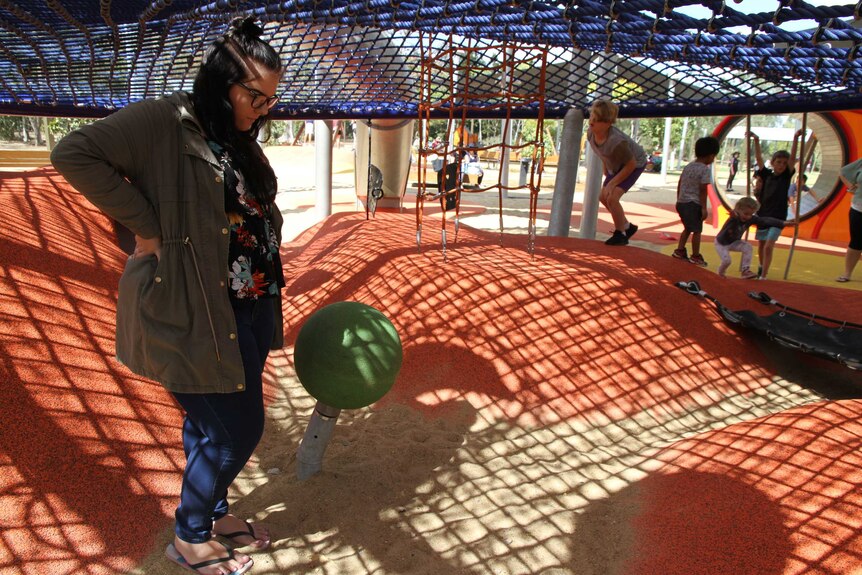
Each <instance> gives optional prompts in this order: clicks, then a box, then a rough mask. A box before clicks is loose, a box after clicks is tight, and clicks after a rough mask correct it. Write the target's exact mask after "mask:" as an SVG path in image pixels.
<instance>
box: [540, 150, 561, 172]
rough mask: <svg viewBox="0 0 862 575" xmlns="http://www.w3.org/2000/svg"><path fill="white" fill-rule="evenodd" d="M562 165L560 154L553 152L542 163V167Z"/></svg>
mask: <svg viewBox="0 0 862 575" xmlns="http://www.w3.org/2000/svg"><path fill="white" fill-rule="evenodd" d="M559 165H560V156H559V155H558V154H553V155H551V156H548V157H547V158H545V162H544V163H543V164H542V168H543V169H544V168H556V167H557V166H559Z"/></svg>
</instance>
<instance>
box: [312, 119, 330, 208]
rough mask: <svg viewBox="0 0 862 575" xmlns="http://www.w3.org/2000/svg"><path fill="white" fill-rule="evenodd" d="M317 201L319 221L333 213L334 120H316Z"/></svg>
mask: <svg viewBox="0 0 862 575" xmlns="http://www.w3.org/2000/svg"><path fill="white" fill-rule="evenodd" d="M314 158H315V160H314V165H315V175H316V177H315V189H316V194H315V202H314V213H315V215H316V216H317V220H318V221H322V220H323V219H325V218H326V217H327V216H330V215H332V120H315V121H314Z"/></svg>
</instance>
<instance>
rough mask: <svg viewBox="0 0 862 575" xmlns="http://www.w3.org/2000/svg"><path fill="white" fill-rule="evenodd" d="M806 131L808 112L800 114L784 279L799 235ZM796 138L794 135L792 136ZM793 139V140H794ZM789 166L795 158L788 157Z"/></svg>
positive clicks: (788, 270)
mask: <svg viewBox="0 0 862 575" xmlns="http://www.w3.org/2000/svg"><path fill="white" fill-rule="evenodd" d="M807 131H808V112H804V113H803V114H802V135H801V136H800V137H799V139H800V140H802V145H801V146H799V170H798V171H797V172H796V217H795V218H794V219H793V239H792V240H791V241H790V252H789V253H788V254H787V265H786V266H785V267H784V279H787V276H788V275H789V274H790V262H792V261H793V249H794V248H795V247H796V238H798V237H799V204H801V203H802V185H803V184H802V176H803V175H804V173H805V133H806V132H807ZM793 137H794V138H796V136H795V135H794V136H793ZM794 141H795V140H794ZM790 161H791V167H792V166H793V163H795V162H796V158H790Z"/></svg>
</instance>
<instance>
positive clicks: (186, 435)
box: [173, 299, 274, 543]
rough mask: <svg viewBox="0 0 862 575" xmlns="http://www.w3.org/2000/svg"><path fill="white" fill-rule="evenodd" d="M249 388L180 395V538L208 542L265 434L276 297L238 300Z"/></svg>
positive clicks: (236, 308)
mask: <svg viewBox="0 0 862 575" xmlns="http://www.w3.org/2000/svg"><path fill="white" fill-rule="evenodd" d="M233 309H234V315H235V316H236V327H237V340H238V341H239V349H240V353H241V354H242V363H243V368H244V370H245V389H244V390H243V391H239V392H235V393H174V394H173V395H174V397H175V398H176V399H177V401H178V402H179V404H180V405H181V406H182V408H183V409H184V410H185V412H186V415H185V419H184V421H183V448H184V449H185V452H186V469H185V472H184V473H183V484H182V491H181V492H180V505H179V507H177V511H176V527H175V528H174V530H175V532H176V534H177V537H179V538H180V539H182V540H183V541H188V542H189V543H203V542H205V541H208V540H209V539H210V538H211V537H212V535H211V531H212V527H213V522H214V521H216V520H218V519H220V518H221V517H224V516H225V515H227V513H228V503H227V492H228V487H230V484H231V483H233V480H234V479H236V476H237V475H239V472H240V471H241V470H242V468H243V467H244V466H245V464H246V463H247V462H248V460H249V458H251V455H252V453H253V452H254V449H255V447H257V444H258V442H259V441H260V438H261V436H262V435H263V422H264V409H263V382H262V378H261V375H262V374H263V366H264V363H266V356H267V355H268V354H269V346H270V343H271V342H272V335H273V329H274V314H273V305H272V300H269V299H263V300H259V301H257V302H255V301H234V302H233Z"/></svg>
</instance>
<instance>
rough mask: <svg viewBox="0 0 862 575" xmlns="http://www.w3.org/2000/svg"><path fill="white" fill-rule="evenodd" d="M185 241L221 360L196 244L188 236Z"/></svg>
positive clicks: (218, 359) (217, 356)
mask: <svg viewBox="0 0 862 575" xmlns="http://www.w3.org/2000/svg"><path fill="white" fill-rule="evenodd" d="M183 243H184V244H186V245H187V246H189V251H190V252H191V254H192V263H193V264H194V266H195V274H197V276H198V285H200V286H201V295H203V297H204V307H205V308H206V310H207V319H208V320H209V322H210V331H211V332H212V334H213V345H215V352H216V360H217V361H219V362H221V354H220V353H219V349H218V338H217V337H216V331H215V324H214V323H213V315H212V312H210V302H209V299H207V292H206V291H205V290H204V280H203V278H202V277H201V270H200V268H199V267H198V258H197V255H196V254H195V247H194V245H192V241H191V239H189V238H188V237H186V238H185V239H184V240H183Z"/></svg>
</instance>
